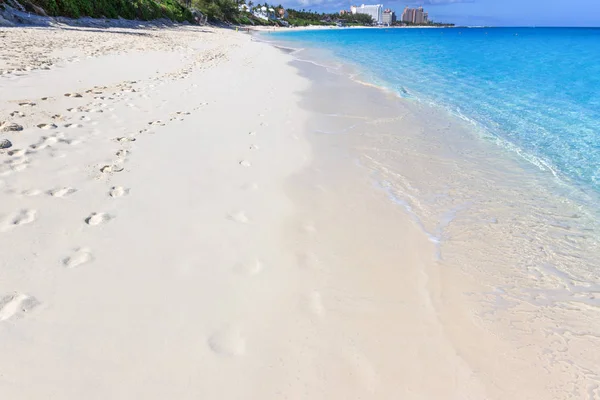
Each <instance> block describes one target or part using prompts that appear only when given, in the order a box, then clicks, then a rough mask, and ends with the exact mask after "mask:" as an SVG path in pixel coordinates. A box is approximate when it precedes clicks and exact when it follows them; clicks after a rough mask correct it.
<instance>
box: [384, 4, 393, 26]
mask: <svg viewBox="0 0 600 400" xmlns="http://www.w3.org/2000/svg"><path fill="white" fill-rule="evenodd" d="M395 22H396V13H395V12H393V11H392V10H390V9H389V8H387V9H385V10H383V24H384V25H388V26H389V25H393V24H394V23H395Z"/></svg>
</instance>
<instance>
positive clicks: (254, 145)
mask: <svg viewBox="0 0 600 400" xmlns="http://www.w3.org/2000/svg"><path fill="white" fill-rule="evenodd" d="M258 149H259V147H258V145H256V144H251V145H250V150H258Z"/></svg>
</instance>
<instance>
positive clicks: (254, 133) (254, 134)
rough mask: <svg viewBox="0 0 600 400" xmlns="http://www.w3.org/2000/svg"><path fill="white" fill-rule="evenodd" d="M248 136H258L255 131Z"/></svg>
mask: <svg viewBox="0 0 600 400" xmlns="http://www.w3.org/2000/svg"><path fill="white" fill-rule="evenodd" d="M248 135H250V136H256V132H254V131H252V132H248Z"/></svg>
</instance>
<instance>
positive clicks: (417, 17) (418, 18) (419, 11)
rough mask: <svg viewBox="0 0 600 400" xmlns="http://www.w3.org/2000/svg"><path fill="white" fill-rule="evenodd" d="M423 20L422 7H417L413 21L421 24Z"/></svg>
mask: <svg viewBox="0 0 600 400" xmlns="http://www.w3.org/2000/svg"><path fill="white" fill-rule="evenodd" d="M423 21H424V20H423V7H419V8H417V10H416V11H415V19H414V21H413V23H415V24H422V23H423Z"/></svg>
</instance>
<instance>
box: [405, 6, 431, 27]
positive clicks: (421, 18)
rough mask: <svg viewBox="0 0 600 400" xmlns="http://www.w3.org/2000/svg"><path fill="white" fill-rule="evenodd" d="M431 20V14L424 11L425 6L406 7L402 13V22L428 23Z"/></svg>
mask: <svg viewBox="0 0 600 400" xmlns="http://www.w3.org/2000/svg"><path fill="white" fill-rule="evenodd" d="M428 21H429V15H428V14H427V13H426V12H425V11H423V7H419V8H408V7H406V8H405V9H404V12H403V13H402V22H407V23H410V24H426V23H427V22H428Z"/></svg>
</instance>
